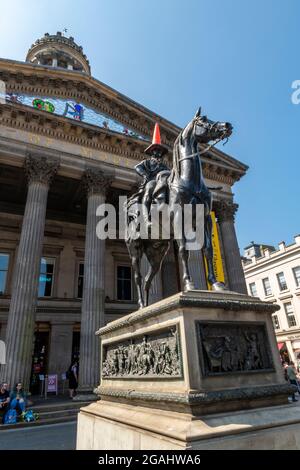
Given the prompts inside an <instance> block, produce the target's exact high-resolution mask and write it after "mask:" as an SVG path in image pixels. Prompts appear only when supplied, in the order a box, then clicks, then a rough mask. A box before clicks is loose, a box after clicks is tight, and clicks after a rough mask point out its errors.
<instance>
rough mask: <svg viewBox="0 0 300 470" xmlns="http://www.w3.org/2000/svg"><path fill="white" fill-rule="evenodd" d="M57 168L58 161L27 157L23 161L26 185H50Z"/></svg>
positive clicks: (32, 156) (47, 158)
mask: <svg viewBox="0 0 300 470" xmlns="http://www.w3.org/2000/svg"><path fill="white" fill-rule="evenodd" d="M58 168H59V160H58V159H53V158H49V157H40V156H34V155H27V156H26V159H25V173H26V176H27V180H28V184H30V183H33V182H37V183H44V184H47V185H50V183H51V181H52V179H53V177H54V176H55V175H56V173H57V170H58Z"/></svg>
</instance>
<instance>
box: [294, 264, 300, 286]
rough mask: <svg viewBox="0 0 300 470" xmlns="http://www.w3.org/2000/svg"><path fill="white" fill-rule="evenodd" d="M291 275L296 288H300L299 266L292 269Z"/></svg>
mask: <svg viewBox="0 0 300 470" xmlns="http://www.w3.org/2000/svg"><path fill="white" fill-rule="evenodd" d="M293 273H294V277H295V281H296V285H297V287H300V266H297V267H296V268H293Z"/></svg>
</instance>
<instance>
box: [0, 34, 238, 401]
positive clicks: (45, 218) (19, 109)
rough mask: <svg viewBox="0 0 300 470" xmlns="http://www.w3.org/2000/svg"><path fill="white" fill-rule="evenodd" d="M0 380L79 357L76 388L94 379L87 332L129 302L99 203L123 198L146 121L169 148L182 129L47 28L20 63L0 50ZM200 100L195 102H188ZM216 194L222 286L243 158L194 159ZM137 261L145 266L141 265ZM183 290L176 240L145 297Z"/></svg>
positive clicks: (234, 268) (198, 258)
mask: <svg viewBox="0 0 300 470" xmlns="http://www.w3.org/2000/svg"><path fill="white" fill-rule="evenodd" d="M0 80H2V82H4V83H5V86H6V94H5V99H4V100H2V104H0V179H1V186H0V261H1V263H0V271H1V275H0V294H1V295H0V326H1V330H0V339H3V340H5V342H6V348H7V364H6V365H5V366H2V368H1V380H7V381H8V382H10V384H13V383H14V382H16V381H17V380H22V381H23V383H24V385H25V387H26V388H29V387H30V389H31V391H32V392H33V393H36V392H37V391H38V387H39V375H41V374H46V373H50V374H58V376H59V378H61V375H62V373H64V372H65V371H66V369H67V368H68V366H69V364H70V361H71V359H72V357H74V356H78V357H79V358H80V390H81V391H90V390H92V389H93V387H94V386H95V385H96V384H98V378H99V357H98V355H99V347H98V346H99V345H98V339H97V338H96V337H95V334H94V333H95V331H96V330H97V329H98V328H99V327H100V326H101V325H104V324H105V323H107V322H109V321H111V320H113V319H115V318H118V317H119V316H120V315H124V314H127V313H129V312H131V311H133V310H135V309H136V308H137V304H136V292H135V288H134V285H133V281H132V270H131V265H130V260H129V256H128V253H127V250H126V246H125V243H124V241H122V240H106V241H103V240H99V239H98V238H97V236H96V230H95V227H96V223H97V217H96V207H97V206H98V205H99V204H101V203H103V202H105V201H106V202H109V203H112V204H114V205H115V206H116V207H118V197H119V196H120V195H129V194H131V193H132V191H133V190H134V188H136V186H137V184H138V181H139V180H138V177H137V175H136V173H135V171H134V166H135V165H136V164H137V163H138V162H139V161H140V160H142V159H144V153H143V152H144V149H145V148H146V147H147V146H148V145H149V141H150V140H151V136H152V131H153V127H154V124H155V122H158V123H159V125H160V130H161V135H162V143H163V144H164V145H166V146H167V147H168V149H169V153H168V155H167V157H166V160H167V161H168V162H169V164H170V165H171V161H172V146H173V143H174V140H175V138H176V137H177V135H178V133H179V132H180V128H179V127H178V126H176V125H175V124H173V123H171V122H169V121H168V120H166V119H164V118H163V117H161V116H159V115H157V114H155V113H153V112H152V111H150V110H149V109H147V108H145V107H144V106H142V105H140V104H138V103H136V102H134V101H133V100H131V99H129V98H127V97H126V96H124V95H122V94H120V93H118V92H117V91H116V90H113V89H112V88H110V87H109V86H107V85H105V84H103V83H102V82H100V81H99V80H97V79H95V78H93V77H92V75H91V68H90V64H89V61H88V59H87V57H86V56H85V55H84V53H83V50H82V47H80V46H78V45H77V44H76V43H75V42H74V39H73V38H72V37H70V38H67V37H64V36H63V35H62V34H61V33H57V34H55V35H49V34H45V36H44V37H43V38H41V39H39V40H37V41H36V42H35V43H34V44H33V45H32V46H31V48H30V49H29V51H28V54H27V57H26V61H25V62H17V61H14V60H7V59H0ZM197 105H198V103H195V108H196V107H197ZM203 171H204V176H205V178H206V181H207V182H208V184H209V186H211V187H221V188H222V189H221V190H220V189H219V190H218V191H215V192H213V193H214V203H213V210H214V211H215V214H216V218H217V227H218V233H219V238H220V244H221V253H222V263H223V268H224V272H225V278H226V282H227V285H228V286H229V288H230V289H231V290H234V291H238V292H246V284H245V280H244V274H243V269H242V266H241V261H240V253H239V248H238V243H237V238H236V233H235V226H234V217H235V213H236V210H237V207H238V206H237V204H236V203H235V202H234V200H233V193H232V186H233V185H234V183H235V182H237V181H238V180H239V179H240V178H241V177H242V176H243V175H244V174H245V172H246V171H247V166H246V165H244V164H242V163H241V162H239V161H238V160H236V159H234V158H232V157H231V156H229V155H227V154H225V153H223V152H221V151H220V150H218V149H216V148H214V149H211V150H210V151H209V152H208V153H207V154H206V155H205V156H204V158H203ZM143 269H144V270H146V269H147V265H146V262H144V266H143ZM191 269H192V273H193V276H194V279H195V284H196V287H197V288H203V289H206V288H207V284H206V275H205V267H204V263H203V258H202V254H201V252H192V255H191ZM180 289H181V285H180V266H179V263H178V257H177V251H176V246H175V247H173V246H172V248H171V250H170V252H169V254H168V255H167V258H166V259H165V261H164V263H163V267H162V270H161V272H160V273H159V275H157V276H156V279H155V280H154V285H153V288H152V291H151V301H152V302H154V301H157V300H159V299H160V298H162V297H166V296H169V295H171V294H173V293H175V292H177V291H179V290H180Z"/></svg>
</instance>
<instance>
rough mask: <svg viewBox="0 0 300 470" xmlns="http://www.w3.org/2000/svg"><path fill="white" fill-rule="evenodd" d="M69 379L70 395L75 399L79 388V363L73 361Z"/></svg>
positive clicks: (68, 375) (69, 370)
mask: <svg viewBox="0 0 300 470" xmlns="http://www.w3.org/2000/svg"><path fill="white" fill-rule="evenodd" d="M67 377H68V379H69V393H70V398H74V396H75V395H76V389H77V387H78V361H77V359H73V361H72V363H71V365H70V367H69V369H68V373H67Z"/></svg>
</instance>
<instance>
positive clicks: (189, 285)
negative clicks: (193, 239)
mask: <svg viewBox="0 0 300 470" xmlns="http://www.w3.org/2000/svg"><path fill="white" fill-rule="evenodd" d="M176 242H177V245H178V252H179V257H180V259H181V264H182V281H183V290H184V291H188V290H193V289H195V286H194V283H193V280H192V277H191V275H190V270H189V263H188V261H189V252H188V250H187V249H186V240H185V238H180V239H177V240H176Z"/></svg>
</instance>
